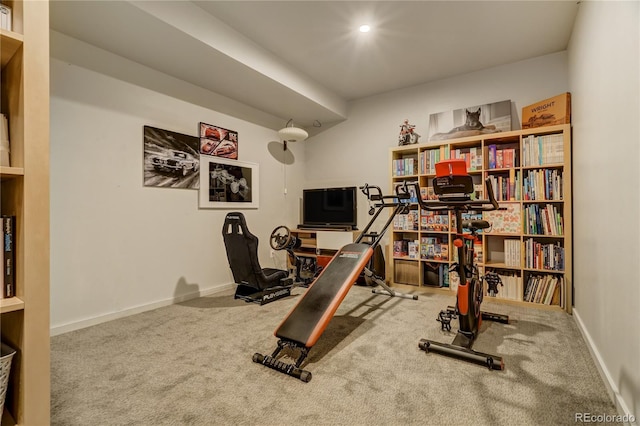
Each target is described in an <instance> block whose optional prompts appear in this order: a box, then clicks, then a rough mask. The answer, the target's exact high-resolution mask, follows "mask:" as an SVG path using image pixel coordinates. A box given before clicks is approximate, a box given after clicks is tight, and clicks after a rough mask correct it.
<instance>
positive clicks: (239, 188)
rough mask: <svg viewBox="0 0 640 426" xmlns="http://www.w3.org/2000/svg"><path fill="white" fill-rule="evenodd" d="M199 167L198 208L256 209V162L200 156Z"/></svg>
mask: <svg viewBox="0 0 640 426" xmlns="http://www.w3.org/2000/svg"><path fill="white" fill-rule="evenodd" d="M200 170H201V171H200V208H214V209H215V208H234V209H243V208H246V209H257V208H258V201H259V200H258V183H259V176H258V175H259V167H258V164H256V163H247V162H244V161H238V160H230V159H227V158H221V157H213V156H209V155H201V156H200Z"/></svg>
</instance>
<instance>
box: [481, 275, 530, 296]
mask: <svg viewBox="0 0 640 426" xmlns="http://www.w3.org/2000/svg"><path fill="white" fill-rule="evenodd" d="M497 274H498V276H499V277H500V280H501V281H502V285H501V286H500V285H499V286H498V294H497V295H495V296H491V297H495V298H496V299H508V300H520V301H522V277H521V276H520V275H518V274H517V273H515V272H507V271H499V272H497ZM484 286H485V287H484V289H485V294H486V295H488V296H489V294H488V293H487V284H486V283H485V285H484Z"/></svg>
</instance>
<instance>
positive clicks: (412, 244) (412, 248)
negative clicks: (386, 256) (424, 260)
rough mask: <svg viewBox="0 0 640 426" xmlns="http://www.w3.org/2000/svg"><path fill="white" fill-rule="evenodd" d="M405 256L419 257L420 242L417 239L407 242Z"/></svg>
mask: <svg viewBox="0 0 640 426" xmlns="http://www.w3.org/2000/svg"><path fill="white" fill-rule="evenodd" d="M407 256H408V257H409V259H419V258H420V243H419V242H418V241H417V240H415V241H408V242H407Z"/></svg>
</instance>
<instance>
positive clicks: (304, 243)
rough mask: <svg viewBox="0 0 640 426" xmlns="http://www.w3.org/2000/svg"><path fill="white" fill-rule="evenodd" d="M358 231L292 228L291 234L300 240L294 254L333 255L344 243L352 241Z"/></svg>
mask: <svg viewBox="0 0 640 426" xmlns="http://www.w3.org/2000/svg"><path fill="white" fill-rule="evenodd" d="M358 234H359V231H343V230H327V229H294V230H292V231H291V235H293V236H295V237H297V238H298V239H299V240H300V241H301V245H300V247H299V248H297V249H296V250H295V254H297V255H298V256H301V257H317V256H328V257H333V255H334V254H335V253H336V252H337V251H338V250H339V249H340V248H341V247H342V246H344V245H345V244H349V243H352V242H353V241H354V240H355V239H356V238H357V237H358Z"/></svg>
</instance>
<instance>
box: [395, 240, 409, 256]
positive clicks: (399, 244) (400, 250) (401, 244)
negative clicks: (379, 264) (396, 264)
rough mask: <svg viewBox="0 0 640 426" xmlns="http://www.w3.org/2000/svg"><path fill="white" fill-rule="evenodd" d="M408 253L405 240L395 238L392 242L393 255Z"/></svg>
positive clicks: (405, 254)
mask: <svg viewBox="0 0 640 426" xmlns="http://www.w3.org/2000/svg"><path fill="white" fill-rule="evenodd" d="M408 254H409V247H408V241H407V240H395V241H394V242H393V257H404V256H407V255H408Z"/></svg>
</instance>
